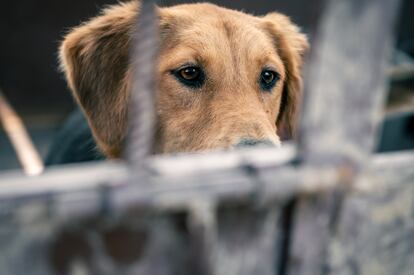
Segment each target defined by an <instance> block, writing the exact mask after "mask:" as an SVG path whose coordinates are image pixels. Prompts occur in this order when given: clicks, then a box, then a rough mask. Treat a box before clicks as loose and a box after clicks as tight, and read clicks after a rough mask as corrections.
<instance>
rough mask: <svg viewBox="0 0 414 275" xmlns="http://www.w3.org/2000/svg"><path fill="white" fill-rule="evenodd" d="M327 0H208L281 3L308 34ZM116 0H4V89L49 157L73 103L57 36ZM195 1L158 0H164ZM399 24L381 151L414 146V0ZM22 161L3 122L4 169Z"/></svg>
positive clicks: (256, 8)
mask: <svg viewBox="0 0 414 275" xmlns="http://www.w3.org/2000/svg"><path fill="white" fill-rule="evenodd" d="M0 1H1V0H0ZM323 1H324V0H314V1H307V0H290V1H283V0H275V1H268V0H262V1H258V0H256V1H249V0H238V1H234V0H233V1H232V0H222V1H210V2H214V3H218V4H221V5H223V6H227V7H230V8H235V9H240V10H244V11H247V12H250V13H254V14H265V13H267V12H270V11H280V12H283V13H285V14H287V15H289V16H291V17H292V18H293V20H294V21H295V22H296V23H298V24H299V25H300V26H302V27H303V29H304V31H305V32H307V33H308V35H309V36H310V37H312V36H313V35H314V31H315V25H316V24H317V22H318V19H319V18H320V14H321V13H322V12H323V11H322V8H321V7H322V6H323ZM116 2H118V1H112V0H70V1H69V0H59V1H52V0H37V1H33V0H20V1H1V8H0V33H1V34H2V39H1V40H0V89H1V90H2V91H3V93H4V94H5V97H6V98H7V99H8V101H9V102H10V103H11V105H12V106H13V107H14V108H15V109H16V111H17V113H18V114H19V115H20V116H21V118H22V119H23V121H24V123H25V125H26V126H27V127H28V129H29V133H30V136H31V137H32V139H33V141H34V143H35V145H36V147H37V148H38V149H39V150H40V153H41V155H42V156H43V157H44V156H45V154H46V152H47V150H48V148H49V146H50V144H51V142H52V140H53V138H54V137H55V135H56V133H57V131H58V129H59V127H60V126H61V125H62V123H63V122H64V120H65V118H66V117H67V116H68V114H69V113H70V112H71V111H72V110H74V109H75V107H76V106H75V104H74V102H73V100H72V98H71V95H70V92H69V90H68V88H67V86H66V83H65V81H64V78H63V75H62V74H61V73H59V71H58V66H57V49H58V45H59V41H61V39H62V37H63V36H64V34H65V33H66V32H67V31H68V30H69V29H70V27H73V26H76V25H78V24H80V23H81V22H83V21H85V20H87V19H88V18H90V17H92V16H94V15H96V14H97V13H98V12H99V10H100V9H101V8H102V7H104V6H105V5H108V4H113V3H116ZM184 2H196V1H161V5H172V4H176V3H184ZM404 2H405V3H404V6H403V8H402V11H401V17H400V22H399V24H398V32H397V33H398V35H397V40H396V45H395V48H396V50H395V52H394V55H393V60H390V64H392V67H390V75H391V76H392V83H391V84H392V87H391V91H390V92H391V93H390V97H389V102H388V105H387V107H386V109H385V112H386V114H387V119H386V127H385V128H384V131H383V133H382V142H381V144H380V145H379V147H378V151H381V152H389V151H396V150H405V149H414V116H413V111H414V74H413V64H414V63H413V62H412V58H414V1H412V0H405V1H404ZM15 168H19V163H18V160H17V158H16V156H15V154H14V151H13V148H12V146H11V144H10V142H9V140H8V139H7V137H6V135H5V132H4V130H3V129H2V127H0V170H7V169H15Z"/></svg>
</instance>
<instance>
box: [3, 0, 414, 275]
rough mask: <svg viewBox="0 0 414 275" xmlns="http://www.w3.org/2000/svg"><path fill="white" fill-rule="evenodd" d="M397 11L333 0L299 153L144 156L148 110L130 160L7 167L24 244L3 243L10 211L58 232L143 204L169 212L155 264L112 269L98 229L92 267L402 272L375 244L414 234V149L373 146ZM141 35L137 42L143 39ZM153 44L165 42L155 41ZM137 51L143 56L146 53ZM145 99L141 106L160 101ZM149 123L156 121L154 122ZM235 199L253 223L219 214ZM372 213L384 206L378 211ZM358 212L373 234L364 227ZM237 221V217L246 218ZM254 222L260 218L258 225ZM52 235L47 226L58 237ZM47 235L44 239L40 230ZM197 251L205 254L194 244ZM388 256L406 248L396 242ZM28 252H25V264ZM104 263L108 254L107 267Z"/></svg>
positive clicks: (153, 224)
mask: <svg viewBox="0 0 414 275" xmlns="http://www.w3.org/2000/svg"><path fill="white" fill-rule="evenodd" d="M148 3H149V4H148ZM398 6H399V1H395V0H362V1H361V0H349V1H341V0H331V1H328V2H327V10H326V13H325V16H324V18H323V20H322V23H321V26H322V27H321V28H320V30H319V32H318V33H317V37H316V39H315V41H314V43H313V53H312V56H311V59H310V62H309V65H308V66H307V74H306V98H305V100H304V103H305V104H304V108H303V109H304V111H303V116H302V123H301V127H300V140H299V146H298V149H297V151H296V149H295V147H294V146H291V145H288V146H285V147H284V148H283V149H281V150H278V149H266V150H263V149H257V150H247V151H240V152H229V153H224V152H223V153H213V154H211V155H206V156H194V155H182V156H169V157H151V158H148V159H147V161H145V162H143V161H142V159H143V157H144V156H146V155H147V154H148V152H149V150H148V148H149V147H148V145H149V140H150V139H148V138H147V137H145V138H144V139H143V140H142V139H141V140H139V142H137V143H135V140H137V139H136V134H135V133H139V135H140V136H142V134H143V131H144V132H145V133H148V129H151V127H152V126H151V124H150V123H151V118H148V117H146V118H145V119H143V120H141V122H142V121H146V122H147V123H148V121H149V124H145V125H144V127H143V126H142V124H133V125H132V130H131V134H130V137H132V139H131V142H130V147H128V148H133V149H131V150H130V151H129V152H131V154H129V155H128V158H127V159H128V162H127V163H108V164H93V165H84V166H82V167H76V166H74V167H67V168H58V169H55V170H51V171H48V172H47V173H45V175H43V176H41V177H37V178H22V177H21V176H19V175H14V174H9V175H2V177H1V178H2V183H1V186H0V219H1V221H2V224H8V226H7V227H5V228H4V229H3V230H2V231H0V247H2V248H4V249H6V248H8V249H10V248H13V245H12V244H13V240H10V241H9V242H7V241H5V238H6V237H7V236H8V237H9V238H11V239H12V236H13V234H11V232H12V229H13V228H15V227H13V226H11V225H10V224H11V223H12V222H11V220H10V219H11V217H14V216H16V215H17V216H19V215H29V214H30V212H32V213H31V214H32V215H33V217H38V218H39V217H42V218H43V219H51V220H53V221H54V222H55V223H56V224H57V227H56V228H58V229H53V230H59V228H60V227H61V226H63V228H65V227H70V226H69V225H70V224H71V223H72V222H70V223H68V221H73V222H74V223H75V224H82V223H83V221H85V220H88V219H90V218H91V217H101V219H102V220H104V221H105V222H104V223H109V224H117V223H121V224H122V223H123V222H125V219H126V220H127V221H128V220H129V219H133V218H132V217H134V215H133V214H131V211H133V212H132V213H136V211H139V213H141V215H142V216H144V217H145V216H147V215H149V216H151V217H153V216H155V217H157V218H148V220H149V221H148V223H149V224H150V225H148V228H151V229H152V230H153V231H154V232H158V233H154V234H155V235H154V236H155V237H153V238H152V239H151V240H152V241H150V242H151V243H153V244H154V246H152V245H151V244H150V245H148V246H149V248H148V249H147V250H151V251H153V254H151V255H152V256H148V257H149V258H148V259H152V260H154V259H157V261H156V262H152V260H142V261H141V262H140V263H139V264H136V265H131V266H128V267H125V266H124V265H111V264H110V263H109V262H110V259H109V258H108V256H107V255H103V254H102V253H99V251H100V250H102V244H100V243H99V242H97V241H96V236H95V235H94V234H95V233H94V234H92V233H91V234H92V235H93V236H95V237H93V238H92V240H91V246H92V248H93V251H94V253H95V254H96V255H95V254H94V255H95V257H96V258H93V262H94V263H95V262H96V263H97V264H96V265H92V266H93V269H92V270H93V271H92V272H95V273H97V274H111V273H112V274H114V273H116V274H131V273H133V274H146V272H147V273H148V272H151V273H154V272H155V273H157V274H174V271H175V272H176V273H177V270H181V271H183V270H184V271H183V272H181V274H182V273H185V272H187V273H188V274H194V273H197V274H225V275H230V274H276V273H277V274H350V273H352V274H392V273H393V272H394V273H395V271H396V270H397V268H401V267H397V266H396V265H393V264H390V263H389V261H390V259H388V258H387V254H384V255H385V256H384V255H382V254H381V255H380V252H379V251H381V249H387V245H385V246H384V245H383V244H381V243H380V244H378V243H375V238H381V237H382V236H383V235H387V234H388V235H389V234H390V230H394V229H395V226H392V225H391V224H392V223H393V222H395V219H398V220H399V222H400V224H402V226H401V228H400V229H399V230H398V232H397V233H395V234H394V235H393V238H392V239H393V240H399V241H400V242H401V241H402V240H405V241H407V243H411V244H412V243H413V241H412V240H410V238H409V237H408V236H406V234H407V233H408V232H413V231H414V230H413V226H412V224H414V215H412V212H411V211H408V212H407V210H405V209H404V207H403V206H400V205H399V204H398V200H399V198H401V194H404V192H408V191H410V192H411V191H414V190H412V189H413V188H412V187H411V184H410V183H414V171H413V170H414V169H412V166H413V165H412V163H414V154H413V153H406V154H398V155H378V156H374V157H372V155H371V152H372V151H373V148H374V145H375V141H376V139H375V137H376V133H377V130H376V129H377V127H378V122H379V120H380V113H381V108H382V107H383V103H384V99H385V95H386V87H387V84H386V83H387V82H386V74H385V70H386V61H387V56H388V53H389V50H390V46H391V43H392V33H393V29H392V28H393V25H394V21H395V19H396V15H397V10H398ZM143 10H144V11H149V12H145V13H144V14H146V15H147V17H148V18H150V19H149V20H150V21H149V22H154V21H153V19H154V14H153V13H152V12H151V11H152V5H151V1H144V6H143ZM151 18H152V19H151ZM351 18H352V20H349V19H351ZM141 20H143V21H142V22H144V21H145V20H147V19H145V18H144V19H141ZM147 22H148V21H147ZM141 26H143V25H141ZM150 26H153V25H151V24H150ZM150 29H152V31H151V32H149V33H147V34H145V37H148V36H151V35H154V33H155V32H154V29H153V27H151V28H150ZM151 33H152V34H151ZM141 35H142V34H141ZM139 41H140V40H138V41H137V48H141V47H142V45H140V42H139ZM150 45H151V46H150V47H151V49H153V50H154V51H155V50H156V48H155V47H154V43H153V41H152V42H151V43H150ZM147 46H148V45H147ZM137 52H142V48H141V50H139V51H137ZM138 55H140V53H138ZM351 57H357V58H356V59H352V58H351ZM141 58H143V60H141V59H137V60H138V61H137V63H138V65H137V66H138V67H139V62H144V63H148V62H150V60H151V59H152V58H154V52H152V53H151V54H149V55H147V56H144V57H141ZM139 60H141V61H139ZM338 64H340V65H341V66H339V65H338ZM150 72H151V70H149V71H146V72H140V71H136V79H137V80H139V79H140V78H141V77H143V78H145V77H148V75H150ZM147 80H148V78H147ZM140 83H142V82H141V81H136V84H135V86H136V88H137V89H138V90H147V91H150V90H151V85H153V83H152V82H151V81H149V80H148V81H147V82H144V83H146V84H145V85H146V86H145V87H143V86H142V84H140ZM135 96H136V98H134V102H136V103H139V102H140V100H139V99H140V98H139V97H140V95H139V94H136V95H135ZM144 96H145V95H144ZM145 102H146V104H143V105H141V110H142V108H144V109H145V108H146V105H148V102H151V99H150V98H147V100H146V101H145ZM141 103H142V101H141ZM332 106H335V108H332ZM351 110H352V111H351ZM136 111H137V112H138V113H135V115H136V116H139V115H140V113H141V112H140V111H139V109H137V110H136ZM144 113H145V112H144ZM326 114H329V115H326ZM140 127H142V128H140ZM144 128H145V129H146V130H142V129H144ZM137 148H138V150H136V149H137ZM141 149H143V150H141ZM135 153H136V154H135ZM397 173H398V174H397ZM276 179H277V180H276ZM57 180H58V181H59V182H56V181H57ZM408 194H409V195H405V196H403V197H404V199H405V203H407V204H408V205H410V204H411V206H412V207H413V206H414V198H413V197H414V196H412V192H411V193H408ZM378 198H380V199H378ZM223 204H230V205H233V204H236V205H239V204H243V205H246V204H247V205H248V207H249V208H250V209H251V210H249V211H247V214H246V213H244V212H243V211H241V212H242V214H240V213H239V212H240V211H239V212H237V211H236V212H231V211H230V213H232V215H230V216H225V217H228V218H229V220H232V217H233V216H237V217H239V218H240V219H241V220H244V219H246V221H247V223H246V224H245V226H244V227H240V228H237V227H236V226H235V227H234V228H232V230H230V231H229V230H228V229H227V228H228V225H226V219H224V220H223V219H220V218H218V216H217V215H219V214H220V213H222V212H226V211H221V212H220V211H219V210H217V209H218V208H219V207H221V206H222V205H223ZM361 204H362V205H365V206H367V207H366V208H363V207H361ZM387 204H390V205H391V206H388V205H387ZM387 207H388V208H387ZM408 207H410V206H408ZM411 210H412V209H411ZM33 211H34V213H33ZM372 211H373V212H375V213H377V214H376V215H371V212H372ZM25 213H26V214H25ZM27 213H29V214H27ZM128 213H130V214H128ZM177 213H186V214H188V218H187V227H188V230H189V243H190V247H186V248H182V247H181V246H180V245H182V244H181V243H180V242H179V241H178V242H177V236H178V235H177V234H178V233H177V232H175V231H174V229H173V227H172V226H171V216H174V215H176V214H177ZM226 213H227V212H226ZM243 213H244V214H243ZM165 214H167V216H165ZM220 215H223V214H220ZM226 215H227V214H226ZM240 215H241V216H240ZM128 217H129V218H128ZM135 217H136V215H135ZM159 217H161V218H159ZM354 218H356V219H357V221H358V222H360V223H361V224H364V225H365V226H367V227H368V228H369V229H368V230H366V229H363V228H359V227H358V226H357V225H355V223H354V222H353V219H354ZM29 220H30V221H31V222H26V220H25V219H21V218H15V219H13V221H15V222H17V223H19V221H20V223H21V224H26V226H30V224H31V223H32V224H36V225H37V226H39V224H38V223H37V222H36V221H35V220H33V218H32V219H29ZM22 221H23V222H22ZM232 221H233V222H236V223H237V220H236V221H235V220H232ZM384 221H388V223H386V222H384ZM381 222H382V223H381ZM144 223H145V222H144ZM160 224H164V225H165V224H169V225H168V226H164V227H163V226H160ZM223 224H224V225H223ZM249 224H250V225H251V224H255V225H256V227H255V229H254V230H253V229H251V228H250V227H249V226H248V225H249ZM88 226H89V227H90V225H86V228H88ZM81 227H82V226H81ZM83 227H85V225H84V226H83ZM83 227H82V228H83ZM92 227H93V226H92ZM246 228H247V229H246ZM249 228H250V229H249ZM53 230H51V231H48V232H52V233H53V232H55V233H56V232H57V231H53ZM26 231H28V232H29V231H30V230H29V229H26ZM26 231H25V230H23V231H22V232H23V233H24V232H26ZM92 231H93V230H92ZM371 231H372V232H373V233H372V236H370V233H371ZM87 232H89V231H87ZM174 232H175V233H174ZM23 233H19V236H22V234H23ZM232 234H236V235H237V234H242V235H243V236H244V238H243V239H241V240H239V242H240V244H239V246H240V247H241V249H238V250H234V249H233V250H231V249H230V247H232V246H234V243H233V241H232V238H231V236H232ZM36 236H38V237H39V236H42V235H41V234H40V235H39V233H37V235H36ZM162 236H169V238H168V237H165V238H166V239H168V240H166V239H165V238H164V237H162ZM352 237H354V238H355V240H352ZM39 238H40V239H38V240H37V241H36V240H35V241H34V242H33V240H31V241H32V242H33V244H36V243H38V244H42V245H44V243H43V242H44V241H45V240H44V239H42V238H46V237H44V236H42V237H39ZM46 239H47V238H46ZM15 241H16V240H15ZM391 242H392V241H391ZM394 242H395V241H394ZM157 244H158V245H157ZM160 244H161V245H160ZM165 244H169V245H171V244H175V245H176V246H177V253H182V255H183V256H182V257H184V258H186V257H187V258H189V259H191V262H193V264H192V265H194V266H192V267H191V268H190V267H186V268H183V267H182V265H183V263H186V261H185V260H183V259H181V258H179V257H178V258H177V257H170V258H168V257H166V255H165V253H166V252H165V251H169V250H168V249H167V248H166V247H169V245H167V246H165ZM21 245H22V247H20V250H19V249H17V251H20V252H25V251H26V250H27V251H28V252H25V253H29V252H30V251H32V250H30V249H29V248H28V247H26V246H25V245H28V244H24V243H22V244H21ZM40 247H41V245H40ZM180 247H181V248H180ZM163 248H164V249H163ZM25 249H26V250H25ZM194 250H196V251H197V253H191V251H194ZM154 251H155V252H154ZM185 251H187V252H185ZM188 251H190V252H188ZM404 251H405V252H406V253H408V256H409V255H410V253H411V254H413V253H414V249H412V250H411V251H410V250H409V249H408V248H407V249H405V250H404ZM188 253H189V254H188ZM389 253H390V255H394V254H395V253H396V254H398V251H397V252H389ZM0 254H3V255H2V256H4V257H0V258H1V260H0V263H1V264H0V270H1V271H5V272H6V273H8V274H20V272H23V271H22V270H27V269H24V267H22V266H18V263H19V261H17V262H16V261H15V260H11V256H10V255H11V254H9V252H8V251H2V252H0ZM39 255H40V254H39ZM378 255H380V256H378ZM359 256H361V257H359ZM25 257H26V258H25ZM27 257H29V256H28V255H26V256H24V255H23V258H22V259H27ZM39 257H40V256H39ZM151 257H153V258H151ZM400 257H403V258H404V255H400ZM144 258H145V257H144ZM145 259H146V258H145ZM404 259H408V258H406V257H405V258H404ZM20 261H21V260H20ZM381 261H383V263H381ZM387 261H388V262H387ZM103 262H106V264H104V266H102V263H103ZM400 262H401V260H400ZM161 263H164V264H165V267H164V268H160V267H159V265H161ZM28 266H31V267H32V269H31V271H33V273H32V274H41V273H39V272H40V271H39V270H41V271H45V270H44V269H41V268H38V269H33V268H34V266H36V267H38V265H36V264H33V263H32V264H31V265H29V264H28ZM177 266H180V267H179V268H178V267H177ZM180 268H181V269H180ZM403 268H405V269H400V270H399V271H401V270H402V271H406V270H410V268H414V266H413V263H412V262H409V261H408V260H407V261H406V262H404V265H403ZM378 270H379V271H378ZM411 270H412V269H411ZM48 272H50V271H48ZM372 272H374V273H372ZM375 272H377V273H375ZM381 272H382V273H381ZM0 273H1V272H0ZM44 274H50V273H47V272H46V273H44ZM395 274H397V273H395ZM398 274H402V273H398ZM407 274H408V273H407Z"/></svg>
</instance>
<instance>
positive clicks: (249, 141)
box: [236, 138, 275, 148]
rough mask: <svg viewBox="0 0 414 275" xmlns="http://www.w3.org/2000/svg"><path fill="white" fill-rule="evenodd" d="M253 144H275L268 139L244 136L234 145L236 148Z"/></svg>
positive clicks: (268, 145)
mask: <svg viewBox="0 0 414 275" xmlns="http://www.w3.org/2000/svg"><path fill="white" fill-rule="evenodd" d="M253 146H260V147H273V146H275V144H274V143H273V142H272V141H270V140H268V139H264V140H257V139H250V138H244V139H242V140H241V141H240V142H239V143H238V144H237V145H236V148H244V147H253Z"/></svg>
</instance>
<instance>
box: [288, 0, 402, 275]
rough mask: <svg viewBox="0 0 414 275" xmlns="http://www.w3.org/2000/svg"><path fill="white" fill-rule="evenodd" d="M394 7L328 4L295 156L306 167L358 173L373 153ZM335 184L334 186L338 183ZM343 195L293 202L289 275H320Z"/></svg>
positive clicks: (385, 2)
mask: <svg viewBox="0 0 414 275" xmlns="http://www.w3.org/2000/svg"><path fill="white" fill-rule="evenodd" d="M399 3H400V1H398V0H349V1H342V0H331V1H328V3H327V9H326V11H325V13H324V17H323V20H322V21H321V26H320V29H319V32H318V33H317V36H316V39H315V42H314V44H313V55H312V57H311V61H310V64H309V66H308V68H309V70H308V72H307V77H306V84H307V86H306V87H307V88H306V90H305V94H306V97H305V99H304V103H305V105H304V112H303V117H302V120H301V123H302V124H301V133H300V137H301V140H300V150H299V155H300V158H301V160H302V162H303V164H304V165H309V166H311V167H317V166H318V167H323V166H325V167H327V166H331V167H332V166H339V167H341V166H342V167H344V170H345V171H348V174H349V175H350V177H349V178H348V180H346V181H345V182H344V183H351V182H352V181H353V180H352V174H355V173H358V172H361V171H362V170H363V169H364V168H365V167H366V165H367V163H368V160H369V157H370V155H371V153H372V151H373V149H374V145H375V141H376V139H375V137H376V134H377V126H378V123H379V121H380V118H381V116H380V114H381V111H382V110H381V108H383V105H384V101H385V95H386V90H387V85H386V83H387V82H386V69H387V61H388V60H389V59H388V57H389V54H390V53H391V45H392V38H393V27H394V23H395V19H396V17H397V11H398V7H399ZM339 183H340V182H339ZM343 199H344V190H340V189H337V190H333V191H332V192H328V193H322V194H320V195H318V196H313V197H307V198H302V199H301V200H299V202H298V205H297V209H296V215H295V217H294V224H295V229H294V231H293V233H292V241H291V248H290V249H291V251H290V262H289V270H288V274H290V275H301V274H309V275H312V274H313V275H319V274H325V273H324V272H327V270H326V265H325V264H326V263H327V257H328V256H329V255H328V254H327V247H328V244H329V241H330V238H331V236H332V234H334V233H335V232H334V231H335V224H336V222H337V219H338V215H339V214H340V211H341V205H342V200H343Z"/></svg>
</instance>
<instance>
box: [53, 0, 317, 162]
mask: <svg viewBox="0 0 414 275" xmlns="http://www.w3.org/2000/svg"><path fill="white" fill-rule="evenodd" d="M139 12H140V1H131V2H127V3H120V4H117V5H114V6H110V7H108V8H106V9H105V10H104V11H103V12H102V13H101V14H100V15H99V16H97V17H95V18H93V19H91V20H90V21H89V22H86V23H84V24H82V25H81V26H79V27H76V28H74V29H72V30H71V31H70V32H69V33H68V34H67V35H66V37H65V38H64V40H63V43H62V44H61V47H60V67H61V69H62V71H63V72H64V74H65V76H66V79H67V82H68V85H69V87H70V89H71V91H72V93H73V96H74V98H75V99H76V101H77V103H79V106H80V108H81V109H82V111H83V113H84V115H85V117H86V118H87V121H88V123H89V126H90V129H91V130H92V133H93V137H94V139H95V140H96V143H97V145H98V148H99V150H100V151H101V152H102V153H103V155H104V156H105V157H107V158H119V157H121V154H122V151H123V144H124V140H125V136H126V132H127V119H128V115H127V114H128V105H129V96H130V88H131V77H132V76H131V75H132V73H131V66H130V61H129V57H130V56H129V53H130V47H131V43H132V42H131V41H132V34H133V33H134V24H135V22H136V18H137V16H139ZM157 14H158V18H159V34H160V51H159V58H158V64H157V71H156V76H155V77H156V79H157V94H156V101H157V105H156V110H157V113H156V116H157V121H158V122H157V125H158V126H157V134H156V137H155V140H154V142H155V149H154V153H155V154H170V153H179V152H203V151H208V150H213V149H214V150H217V149H219V150H226V149H230V148H236V147H242V146H254V145H260V144H270V145H273V146H279V145H280V144H281V140H282V139H285V138H288V137H291V136H293V135H294V133H295V125H296V119H297V113H298V107H299V105H300V98H301V87H302V78H301V68H302V63H303V59H304V55H305V53H306V51H307V49H308V47H309V44H308V41H307V38H306V35H305V34H303V33H302V32H301V31H300V29H299V27H298V26H297V25H295V24H294V23H292V21H291V20H290V19H289V18H288V17H287V16H285V15H283V14H280V13H270V14H267V15H265V16H261V17H258V16H253V15H249V14H246V13H243V12H240V11H235V10H230V9H226V8H223V7H219V6H216V5H213V4H209V3H197V4H184V5H176V6H172V7H162V8H161V7H157Z"/></svg>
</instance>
